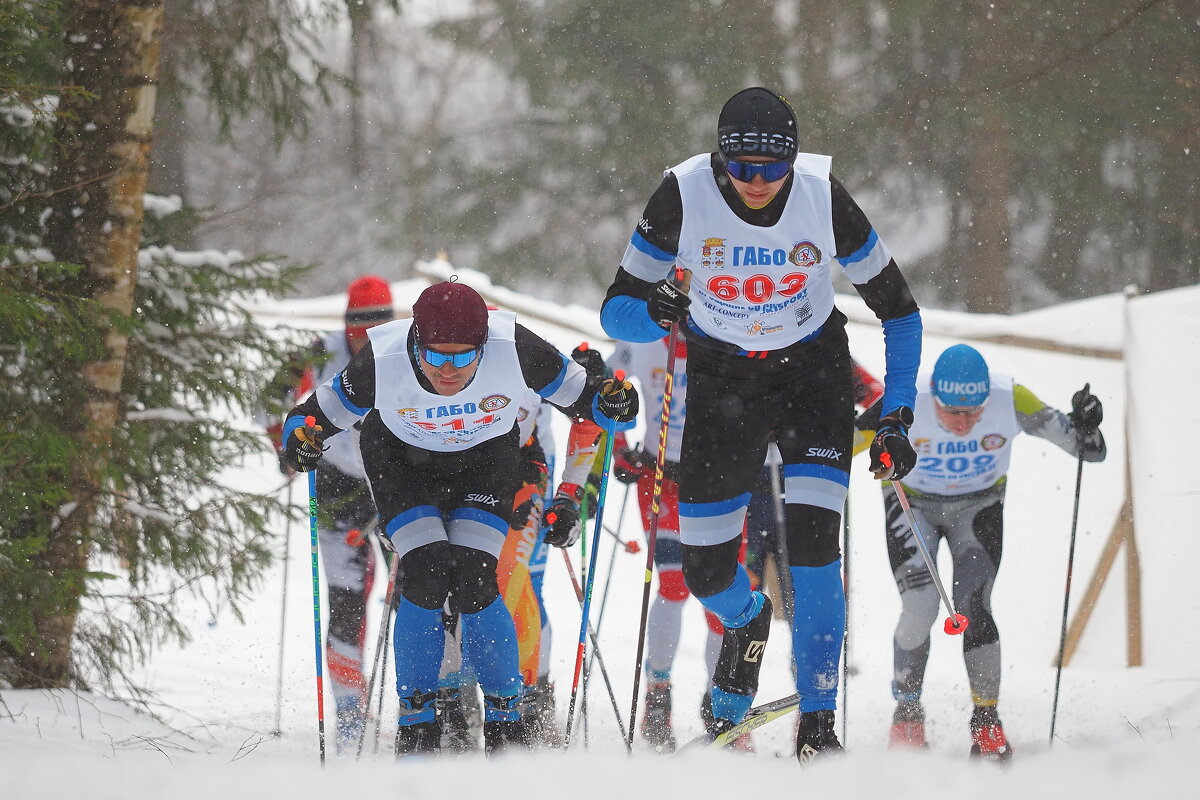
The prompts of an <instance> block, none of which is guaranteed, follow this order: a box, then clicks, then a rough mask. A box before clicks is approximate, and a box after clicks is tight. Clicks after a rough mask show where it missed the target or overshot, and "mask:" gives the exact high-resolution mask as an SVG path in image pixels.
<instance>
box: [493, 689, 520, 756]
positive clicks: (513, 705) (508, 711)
mask: <svg viewBox="0 0 1200 800" xmlns="http://www.w3.org/2000/svg"><path fill="white" fill-rule="evenodd" d="M520 704H521V696H520V695H519V694H517V695H513V696H512V697H497V696H495V695H486V694H485V695H484V696H483V708H484V711H483V752H484V753H486V754H487V756H488V758H492V757H494V756H497V755H499V754H501V753H503V752H504V751H505V750H508V749H509V748H520V749H523V750H528V749H529V747H530V744H531V742H530V736H529V730H528V726H527V725H526V724H525V721H524V720H522V719H521V711H520Z"/></svg>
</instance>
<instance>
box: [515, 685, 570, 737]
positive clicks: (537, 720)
mask: <svg viewBox="0 0 1200 800" xmlns="http://www.w3.org/2000/svg"><path fill="white" fill-rule="evenodd" d="M555 714H556V707H555V704H554V682H553V681H551V680H550V679H549V678H548V677H546V676H542V677H540V678H538V680H537V683H535V684H534V685H533V686H526V687H525V696H524V697H523V698H522V700H521V719H523V720H525V724H526V726H527V728H528V732H529V737H530V744H536V745H538V746H540V747H553V748H557V747H562V736H561V735H560V734H559V732H558V720H557V718H556V715H555Z"/></svg>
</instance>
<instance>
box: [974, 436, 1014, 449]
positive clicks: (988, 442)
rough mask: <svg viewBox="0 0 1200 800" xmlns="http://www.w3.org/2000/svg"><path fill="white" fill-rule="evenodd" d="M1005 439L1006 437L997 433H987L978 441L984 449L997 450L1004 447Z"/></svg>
mask: <svg viewBox="0 0 1200 800" xmlns="http://www.w3.org/2000/svg"><path fill="white" fill-rule="evenodd" d="M1007 441H1008V439H1006V438H1004V437H1003V436H1001V435H1000V434H998V433H989V434H988V435H987V436H985V437H983V438H982V439H980V440H979V443H980V444H981V445H983V449H984V450H999V449H1000V448H1001V447H1004V443H1005V442H1007Z"/></svg>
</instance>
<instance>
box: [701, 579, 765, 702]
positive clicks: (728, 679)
mask: <svg viewBox="0 0 1200 800" xmlns="http://www.w3.org/2000/svg"><path fill="white" fill-rule="evenodd" d="M755 594H761V593H760V592H755ZM761 596H762V599H763V604H762V608H761V609H759V612H758V615H757V616H755V617H754V619H752V620H750V622H748V623H747V624H745V625H743V626H742V627H740V628H726V629H725V635H724V636H723V637H722V638H721V654H720V655H719V656H717V666H716V669H714V670H713V683H714V684H715V685H716V687H717V688H718V689H720V690H721V691H724V692H733V693H735V694H744V695H749V696H751V697H753V696H754V694H755V693H756V692H757V691H758V673H759V670H761V669H762V656H763V650H765V649H766V646H767V637H768V636H769V635H770V633H771V598H769V597H767V596H766V595H765V594H763V595H761ZM735 722H740V720H735Z"/></svg>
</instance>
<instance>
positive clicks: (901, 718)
mask: <svg viewBox="0 0 1200 800" xmlns="http://www.w3.org/2000/svg"><path fill="white" fill-rule="evenodd" d="M888 747H891V748H893V749H905V748H913V749H918V750H928V749H929V743H928V742H926V741H925V709H924V708H922V707H921V704H920V703H919V702H904V701H901V702H899V703H897V704H896V711H895V713H893V714H892V732H891V735H890V736H889V737H888Z"/></svg>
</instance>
